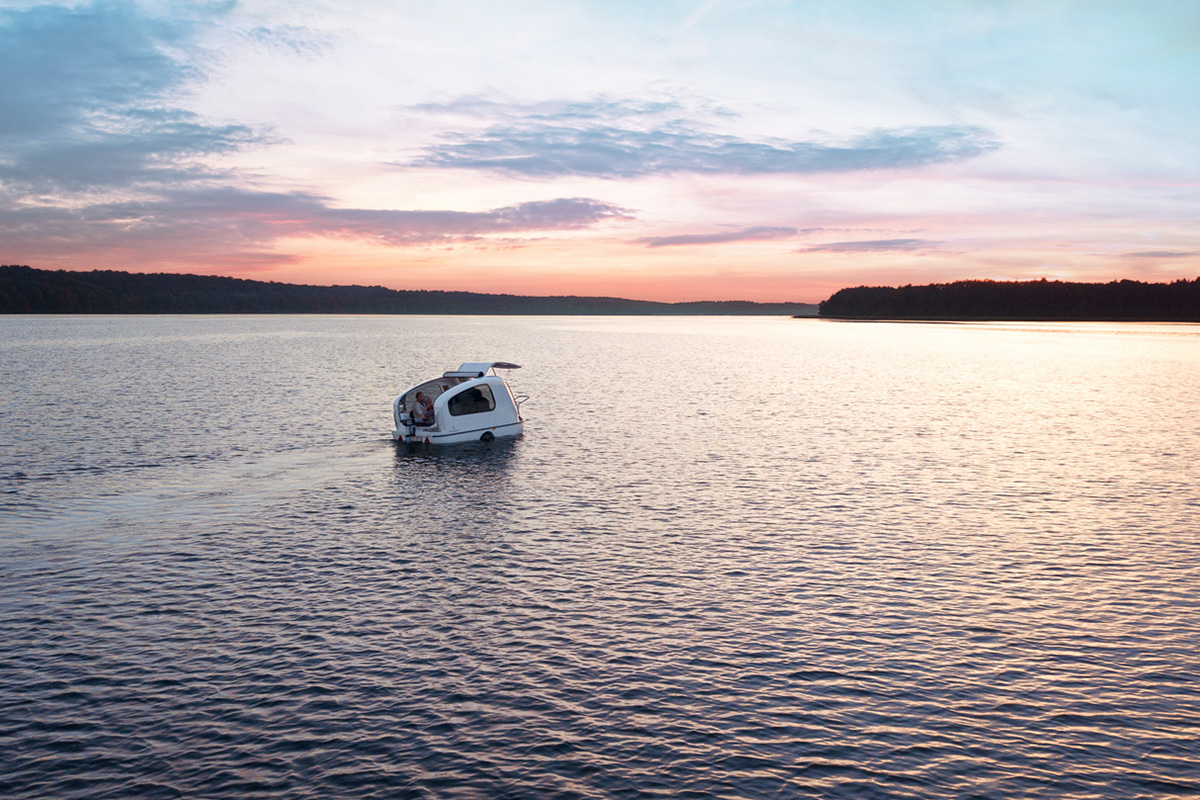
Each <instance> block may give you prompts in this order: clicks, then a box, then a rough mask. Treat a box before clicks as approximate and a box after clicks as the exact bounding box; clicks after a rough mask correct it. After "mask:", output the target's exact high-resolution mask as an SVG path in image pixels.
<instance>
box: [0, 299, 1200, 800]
mask: <svg viewBox="0 0 1200 800" xmlns="http://www.w3.org/2000/svg"><path fill="white" fill-rule="evenodd" d="M488 359H501V360H511V361H515V362H517V363H520V364H523V365H525V368H524V369H522V370H519V371H516V372H513V373H510V374H509V375H510V382H511V383H512V385H513V388H514V391H515V392H518V393H525V394H528V395H530V396H531V398H532V399H531V400H530V401H529V402H527V403H526V404H525V406H524V412H525V416H526V417H527V419H528V425H527V430H526V434H525V436H524V437H523V438H522V439H520V440H517V441H515V442H509V443H507V444H504V443H500V442H497V443H493V444H492V445H482V444H479V445H467V446H461V447H458V448H455V449H448V450H444V451H440V452H438V451H434V452H426V451H424V450H422V449H415V450H409V449H407V448H397V446H396V445H394V444H393V443H392V442H391V441H390V439H389V433H390V431H391V428H392V420H391V415H390V402H391V398H392V397H393V395H395V394H396V393H398V392H399V391H400V390H402V389H404V388H407V386H409V385H411V384H414V383H416V382H418V381H419V380H422V379H424V378H427V377H431V376H434V375H438V374H440V373H441V372H443V371H444V370H447V369H452V368H454V367H456V366H457V365H458V363H459V362H460V361H468V360H488ZM0 375H2V376H3V378H2V380H0V431H2V435H0V524H2V532H0V796H3V797H5V798H13V799H16V798H50V797H53V798H89V800H90V799H91V798H110V797H113V798H115V797H120V798H170V797H187V798H197V797H205V798H244V797H261V798H275V797H280V798H282V797H287V798H329V797H348V798H367V797H371V798H376V797H378V798H406V797H414V798H426V797H428V798H434V797H437V798H441V797H450V798H610V797H611V798H643V797H646V798H649V797H671V798H688V797H693V798H700V797H703V798H707V797H854V798H885V797H886V798H907V797H912V798H965V797H978V798H1019V797H1039V798H1042V797H1055V798H1094V797H1113V798H1116V797H1120V798H1136V797H1174V796H1180V795H1195V794H1198V793H1200V423H1198V422H1197V411H1198V410H1200V326H1184V325H1111V324H1055V325H1034V324H958V325H935V324H852V323H836V322H828V321H817V320H792V319H761V318H686V319H677V318H488V317H74V318H71V317H40V318H39V317H5V318H0Z"/></svg>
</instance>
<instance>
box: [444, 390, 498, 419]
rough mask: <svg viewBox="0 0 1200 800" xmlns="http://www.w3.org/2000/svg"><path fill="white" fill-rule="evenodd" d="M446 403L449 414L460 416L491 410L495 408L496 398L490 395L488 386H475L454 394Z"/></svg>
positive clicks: (490, 391)
mask: <svg viewBox="0 0 1200 800" xmlns="http://www.w3.org/2000/svg"><path fill="white" fill-rule="evenodd" d="M446 405H447V408H449V409H450V416H452V417H461V416H462V415H463V414H479V413H482V412H484V411H492V410H493V409H495V408H496V398H495V397H492V390H491V388H490V387H488V386H475V387H473V388H471V389H467V390H466V391H465V392H462V393H461V394H456V395H454V397H451V398H450V402H449V403H447V404H446Z"/></svg>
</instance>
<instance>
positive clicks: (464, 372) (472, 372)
mask: <svg viewBox="0 0 1200 800" xmlns="http://www.w3.org/2000/svg"><path fill="white" fill-rule="evenodd" d="M493 367H495V368H496V369H520V368H521V365H520V364H510V363H508V362H507V361H464V362H463V363H461V364H459V365H458V369H456V370H454V371H453V372H447V373H445V374H444V375H443V376H442V377H445V378H482V377H483V376H484V375H486V374H487V372H488V370H490V369H492V368H493Z"/></svg>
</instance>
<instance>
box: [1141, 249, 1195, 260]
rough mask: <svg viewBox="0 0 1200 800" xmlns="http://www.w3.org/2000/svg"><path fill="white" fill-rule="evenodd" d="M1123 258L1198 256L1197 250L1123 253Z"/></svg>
mask: <svg viewBox="0 0 1200 800" xmlns="http://www.w3.org/2000/svg"><path fill="white" fill-rule="evenodd" d="M1123 255H1124V257H1125V258H1194V257H1196V256H1200V251H1197V250H1140V251H1137V252H1133V253H1124V254H1123Z"/></svg>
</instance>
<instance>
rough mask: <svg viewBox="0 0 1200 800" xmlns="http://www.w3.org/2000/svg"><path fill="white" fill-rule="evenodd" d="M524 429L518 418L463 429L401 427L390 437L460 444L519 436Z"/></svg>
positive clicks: (522, 422)
mask: <svg viewBox="0 0 1200 800" xmlns="http://www.w3.org/2000/svg"><path fill="white" fill-rule="evenodd" d="M524 429H525V421H524V420H520V421H517V422H512V423H509V424H507V425H491V426H488V427H486V428H474V429H472V430H463V431H439V430H436V429H434V428H421V427H415V428H408V427H405V428H401V429H398V430H394V431H392V438H393V439H395V440H396V441H397V442H401V443H406V444H410V443H411V444H462V443H464V442H478V441H487V440H491V439H504V438H508V437H512V436H520V435H521V432H522V431H524Z"/></svg>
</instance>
